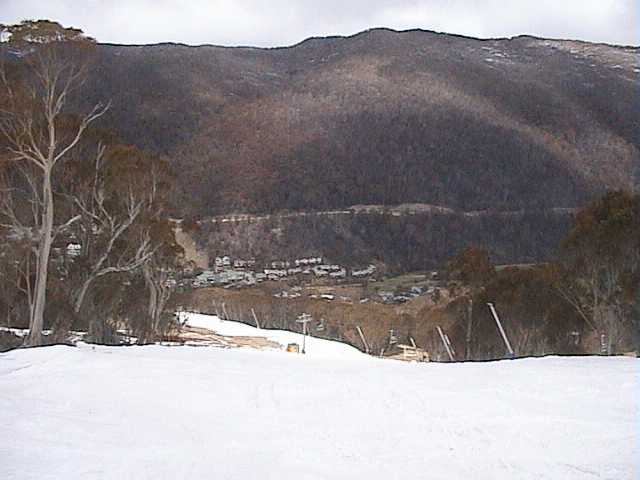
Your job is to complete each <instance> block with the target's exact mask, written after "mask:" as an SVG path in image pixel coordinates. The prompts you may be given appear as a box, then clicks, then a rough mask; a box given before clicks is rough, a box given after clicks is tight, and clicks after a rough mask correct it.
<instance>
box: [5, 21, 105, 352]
mask: <svg viewBox="0 0 640 480" xmlns="http://www.w3.org/2000/svg"><path fill="white" fill-rule="evenodd" d="M1 31H2V37H3V38H8V41H7V44H8V48H9V49H10V51H11V53H13V57H14V58H13V60H11V61H12V69H11V72H12V73H11V74H9V73H8V69H7V68H6V66H5V65H3V66H2V68H0V82H1V84H2V88H3V92H2V97H1V99H0V101H1V105H0V134H2V136H3V137H4V140H5V141H6V143H7V151H8V153H9V160H10V161H11V162H17V163H21V164H26V165H27V166H28V167H27V168H23V171H24V172H25V176H26V177H27V182H28V184H29V186H30V187H31V193H32V195H31V202H32V205H33V211H34V212H35V215H34V217H35V218H34V221H33V224H32V225H30V226H29V228H30V231H31V233H32V235H33V236H34V239H35V240H36V242H35V243H36V246H35V248H34V264H35V279H34V280H33V285H32V287H31V289H32V295H31V296H30V298H29V304H30V318H29V330H30V331H29V336H28V338H27V340H26V344H28V345H40V344H41V343H42V329H43V326H44V311H45V305H46V295H47V279H48V273H49V272H48V271H49V260H50V256H51V248H52V244H53V240H54V236H55V233H56V231H57V230H58V229H57V228H56V225H55V224H54V222H55V220H56V211H55V203H54V185H53V178H54V169H55V168H56V165H57V164H58V163H59V162H60V161H61V160H62V159H64V158H65V157H66V156H67V155H68V154H69V153H70V152H71V151H72V150H73V149H74V148H75V147H76V145H77V144H78V142H79V141H80V140H81V138H82V137H83V134H84V133H85V131H86V129H87V128H88V127H89V125H91V123H93V122H94V121H95V120H97V119H98V118H100V117H101V116H102V115H104V113H105V112H106V111H107V109H108V105H106V106H104V105H101V104H98V105H96V106H94V107H93V108H92V109H91V110H90V111H89V112H88V113H86V114H84V115H82V116H80V117H79V118H78V120H77V122H75V123H76V124H75V127H74V128H68V127H69V125H68V118H67V116H66V115H65V113H66V110H67V107H68V105H69V99H70V96H71V94H72V93H73V92H74V91H76V90H77V88H78V87H79V86H81V85H82V83H83V82H84V79H85V77H86V74H87V65H88V63H87V58H88V57H87V55H86V53H87V49H88V48H89V47H90V46H91V45H92V44H93V43H94V42H93V40H92V39H90V38H88V37H86V36H84V35H83V34H82V32H81V31H79V30H75V29H69V28H63V27H62V26H61V25H59V24H57V23H54V22H48V21H26V22H23V23H21V24H19V25H9V26H2V28H1ZM15 72H19V74H20V75H19V76H17V75H15ZM13 217H14V220H17V217H16V216H15V215H14V216H13ZM76 218H77V217H72V218H69V219H67V220H66V221H63V222H62V224H63V225H69V224H70V223H72V222H73V221H75V219H76ZM13 226H14V227H18V225H17V222H16V224H14V225H13Z"/></svg>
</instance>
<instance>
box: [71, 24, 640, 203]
mask: <svg viewBox="0 0 640 480" xmlns="http://www.w3.org/2000/svg"><path fill="white" fill-rule="evenodd" d="M97 51H98V55H97V63H96V67H95V75H92V76H91V79H90V81H89V82H88V83H87V87H86V94H85V96H84V99H85V101H87V102H88V103H93V102H95V101H98V100H100V99H103V98H108V99H110V100H111V101H112V102H113V108H112V109H111V110H110V111H109V112H108V113H107V114H106V115H105V118H104V125H105V126H106V127H112V128H114V129H115V130H116V131H117V132H118V134H119V135H120V136H121V137H122V138H123V139H124V140H125V141H127V142H129V143H132V144H135V145H136V146H138V147H141V148H143V149H147V150H150V151H153V152H155V153H157V154H160V155H164V156H166V157H167V159H168V161H169V162H170V163H171V165H172V166H174V167H175V171H176V174H177V188H176V195H175V198H174V208H175V213H176V215H180V216H183V215H193V214H196V215H200V216H209V215H213V214H217V213H227V212H233V211H242V212H275V211H279V210H283V209H292V210H300V209H313V210H323V209H328V208H339V207H348V206H351V205H357V204H384V205H393V204H399V203H430V204H436V205H443V206H448V207H452V208H456V209H460V210H484V209H497V210H518V209H521V208H551V207H580V206H582V205H584V204H585V203H586V202H587V201H588V200H590V199H593V198H596V197H597V196H599V195H601V194H602V193H604V192H605V191H606V190H608V189H616V188H626V189H632V188H633V187H634V185H635V186H637V185H638V183H639V181H640V177H639V173H638V172H639V168H640V156H639V152H638V148H639V143H638V139H639V138H640V125H639V124H638V118H637V111H638V109H639V108H640V103H639V102H640V99H639V97H638V95H637V89H636V83H637V82H636V80H637V71H636V69H637V65H638V49H637V48H625V47H615V46H607V45H598V44H590V43H585V42H572V41H555V40H546V39H538V38H533V37H517V38H513V39H509V40H507V39H504V40H477V39H472V38H465V37H459V36H454V35H446V34H436V33H432V32H425V31H409V32H394V31H391V30H371V31H368V32H363V33H361V34H358V35H355V36H353V37H347V38H316V39H310V40H308V41H306V42H303V43H301V44H299V45H296V46H293V47H290V48H279V49H256V48H221V47H214V46H201V47H188V46H184V45H174V44H161V45H149V46H122V45H99V46H98V50H97Z"/></svg>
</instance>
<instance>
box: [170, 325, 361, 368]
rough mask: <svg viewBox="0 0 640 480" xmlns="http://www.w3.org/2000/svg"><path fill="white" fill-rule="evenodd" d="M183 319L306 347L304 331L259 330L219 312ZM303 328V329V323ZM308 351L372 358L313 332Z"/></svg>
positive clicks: (235, 334)
mask: <svg viewBox="0 0 640 480" xmlns="http://www.w3.org/2000/svg"><path fill="white" fill-rule="evenodd" d="M180 321H181V322H183V323H185V324H186V325H189V326H191V327H198V328H205V329H207V330H211V331H212V332H215V333H218V334H220V335H224V336H228V337H262V338H266V339H268V340H272V341H274V342H277V343H279V344H280V346H281V347H282V348H281V349H286V347H287V345H288V344H289V343H297V344H298V345H299V346H300V348H301V349H302V334H301V333H295V332H289V331H287V330H265V329H258V328H256V327H252V326H251V325H247V324H245V323H240V322H232V321H225V320H221V319H220V318H218V317H217V316H215V315H202V314H198V313H182V314H181V315H180ZM300 328H302V325H301V326H300ZM305 352H306V355H307V356H309V357H314V358H342V359H346V358H352V359H360V360H363V359H366V360H370V359H371V357H369V356H368V355H365V354H364V353H362V352H361V351H360V350H358V349H357V348H354V347H352V346H351V345H347V344H345V343H340V342H334V341H331V340H323V339H321V338H314V337H311V336H309V335H307V339H306V348H305ZM289 355H290V354H289Z"/></svg>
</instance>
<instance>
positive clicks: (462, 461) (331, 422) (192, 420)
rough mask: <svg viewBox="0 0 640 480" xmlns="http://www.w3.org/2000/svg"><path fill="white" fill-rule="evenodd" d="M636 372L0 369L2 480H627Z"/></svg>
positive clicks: (378, 364)
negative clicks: (130, 479)
mask: <svg viewBox="0 0 640 480" xmlns="http://www.w3.org/2000/svg"><path fill="white" fill-rule="evenodd" d="M639 367H640V361H639V360H637V359H631V358H624V357H622V358H595V357H590V358H586V357H585V358H558V357H550V358H544V359H524V360H513V361H502V362H494V363H465V364H435V363H431V364H428V363H421V364H418V363H413V364H410V363H404V362H393V361H384V360H378V359H374V358H370V357H366V356H364V355H362V356H361V357H350V358H347V357H337V358H328V357H313V356H312V355H308V356H303V355H295V354H287V353H284V352H280V351H273V350H271V351H259V350H251V349H219V348H206V347H203V348H192V347H167V346H148V347H100V346H95V347H93V346H90V345H85V344H80V345H79V346H78V347H75V348H74V347H64V346H55V347H46V348H36V349H22V350H14V351H11V352H8V353H4V354H0V412H2V413H1V414H0V478H2V479H38V480H43V479H118V480H122V479H129V478H135V479H154V480H157V479H161V480H162V479H216V480H217V479H229V480H232V479H233V480H235V479H238V480H247V479H255V478H259V479H265V480H271V479H273V480H276V479H277V480H283V479H303V480H317V479H354V478H355V479H360V478H362V479H368V480H369V479H385V480H387V479H447V480H454V479H465V480H466V479H474V480H475V479H492V480H500V479H509V480H513V479H536V480H540V479H585V478H586V479H588V478H600V479H616V480H620V479H634V478H638V473H639V471H638V458H640V455H639V454H640V451H639V447H638V433H639V432H638V420H639V413H640V412H639V406H638V405H639V394H640V392H639V388H638V387H639V380H638V378H639V377H638V374H639V373H640V372H639Z"/></svg>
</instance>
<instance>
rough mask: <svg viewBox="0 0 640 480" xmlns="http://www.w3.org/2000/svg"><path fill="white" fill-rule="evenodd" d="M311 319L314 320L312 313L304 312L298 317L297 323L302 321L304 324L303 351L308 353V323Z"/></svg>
mask: <svg viewBox="0 0 640 480" xmlns="http://www.w3.org/2000/svg"><path fill="white" fill-rule="evenodd" d="M311 320H313V317H311V315H309V314H308V313H302V314H300V316H299V317H298V318H297V319H296V323H301V324H302V353H303V354H305V353H307V352H306V346H307V323H309V322H310V321H311Z"/></svg>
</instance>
